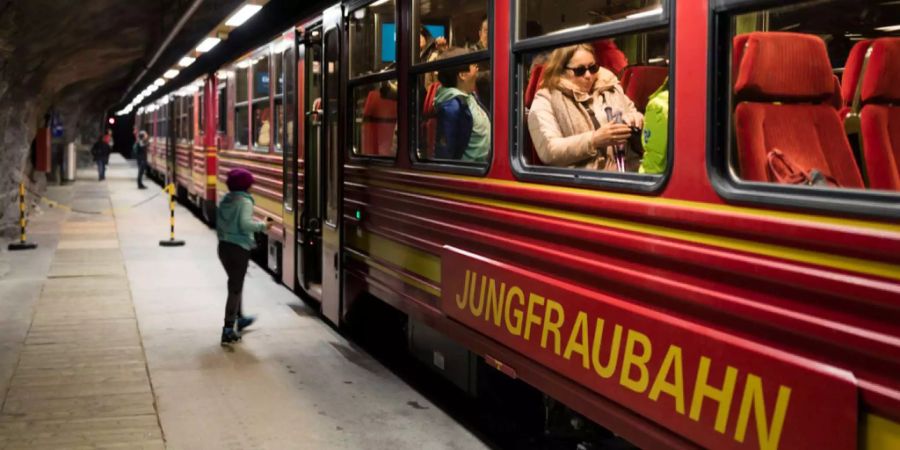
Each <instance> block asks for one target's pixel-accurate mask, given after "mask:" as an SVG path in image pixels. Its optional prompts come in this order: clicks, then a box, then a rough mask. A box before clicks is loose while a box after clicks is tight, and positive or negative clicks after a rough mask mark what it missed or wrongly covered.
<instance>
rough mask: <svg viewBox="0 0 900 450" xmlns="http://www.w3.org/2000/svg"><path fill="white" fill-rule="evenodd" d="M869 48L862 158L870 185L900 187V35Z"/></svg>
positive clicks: (864, 79) (864, 84) (862, 102)
mask: <svg viewBox="0 0 900 450" xmlns="http://www.w3.org/2000/svg"><path fill="white" fill-rule="evenodd" d="M870 48H871V53H869V60H868V62H867V63H866V64H865V73H863V74H862V84H861V86H862V92H861V93H860V105H862V109H860V116H859V117H860V131H861V133H862V138H863V139H862V141H863V162H864V164H865V168H866V175H867V176H868V181H869V187H870V188H872V189H884V190H891V191H900V82H898V80H900V38H880V39H876V40H874V41H872V45H871V47H870Z"/></svg>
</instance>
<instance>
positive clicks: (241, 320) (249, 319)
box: [236, 316, 256, 331]
mask: <svg viewBox="0 0 900 450" xmlns="http://www.w3.org/2000/svg"><path fill="white" fill-rule="evenodd" d="M253 322H256V317H255V316H241V317H238V320H237V322H236V324H237V330H238V331H243V330H244V328H247V327H249V326H250V325H253Z"/></svg>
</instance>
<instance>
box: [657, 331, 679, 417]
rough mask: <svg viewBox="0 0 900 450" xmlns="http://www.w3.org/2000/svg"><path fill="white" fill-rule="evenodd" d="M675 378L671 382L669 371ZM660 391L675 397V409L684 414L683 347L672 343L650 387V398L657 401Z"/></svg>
mask: <svg viewBox="0 0 900 450" xmlns="http://www.w3.org/2000/svg"><path fill="white" fill-rule="evenodd" d="M670 370H671V371H672V374H673V375H674V377H675V380H674V381H673V382H671V383H669V371H670ZM660 392H665V393H666V394H669V395H671V396H672V397H673V398H675V410H676V411H678V413H679V414H684V371H683V370H682V367H681V347H678V346H677V345H670V346H669V351H667V352H666V357H665V359H664V360H663V362H662V365H661V366H660V367H659V372H658V373H657V374H656V379H655V380H654V381H653V387H651V388H650V400H653V401H657V400H658V399H659V394H660Z"/></svg>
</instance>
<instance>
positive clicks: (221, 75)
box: [216, 70, 228, 80]
mask: <svg viewBox="0 0 900 450" xmlns="http://www.w3.org/2000/svg"><path fill="white" fill-rule="evenodd" d="M216 78H218V79H220V80H226V79H228V71H227V70H220V71H218V72H216Z"/></svg>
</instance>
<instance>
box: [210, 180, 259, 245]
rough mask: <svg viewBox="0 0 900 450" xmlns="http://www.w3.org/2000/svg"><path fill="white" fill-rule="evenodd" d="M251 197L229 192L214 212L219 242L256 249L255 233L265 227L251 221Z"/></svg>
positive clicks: (242, 193) (237, 192) (243, 193)
mask: <svg viewBox="0 0 900 450" xmlns="http://www.w3.org/2000/svg"><path fill="white" fill-rule="evenodd" d="M253 204H254V203H253V197H252V196H251V195H250V194H248V193H246V192H243V191H236V192H229V193H228V194H226V195H225V198H223V199H222V201H221V202H220V203H219V207H218V209H217V211H216V234H218V236H219V240H220V241H225V242H231V243H232V244H236V245H239V246H241V248H244V249H246V250H252V249H253V248H254V247H256V239H255V238H254V234H255V233H259V232H262V231H263V230H265V229H266V225H265V224H264V223H262V222H257V221H255V220H253Z"/></svg>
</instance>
